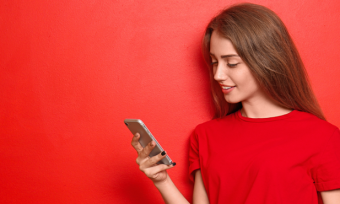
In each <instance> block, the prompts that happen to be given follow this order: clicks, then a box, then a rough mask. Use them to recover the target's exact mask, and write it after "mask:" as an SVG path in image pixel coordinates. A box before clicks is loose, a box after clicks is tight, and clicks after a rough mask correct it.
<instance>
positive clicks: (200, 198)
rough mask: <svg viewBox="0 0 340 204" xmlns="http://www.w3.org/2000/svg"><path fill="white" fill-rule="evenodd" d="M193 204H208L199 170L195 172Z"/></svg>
mask: <svg viewBox="0 0 340 204" xmlns="http://www.w3.org/2000/svg"><path fill="white" fill-rule="evenodd" d="M193 203H194V204H209V199H208V195H207V191H206V190H205V187H204V184H203V179H202V174H201V170H196V172H195V185H194V195H193Z"/></svg>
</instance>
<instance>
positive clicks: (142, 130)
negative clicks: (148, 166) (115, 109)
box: [124, 119, 172, 165]
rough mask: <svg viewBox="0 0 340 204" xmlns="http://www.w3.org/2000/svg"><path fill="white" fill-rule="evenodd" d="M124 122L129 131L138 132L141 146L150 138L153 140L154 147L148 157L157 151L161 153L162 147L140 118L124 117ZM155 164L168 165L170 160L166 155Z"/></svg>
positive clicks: (147, 142) (170, 162) (149, 140)
mask: <svg viewBox="0 0 340 204" xmlns="http://www.w3.org/2000/svg"><path fill="white" fill-rule="evenodd" d="M124 123H125V125H126V127H127V128H129V130H130V132H131V133H132V134H133V135H135V134H136V133H139V134H140V138H139V143H140V144H141V145H142V147H145V146H146V145H147V144H149V142H151V141H152V140H153V141H155V143H156V146H155V148H154V149H153V150H152V151H151V152H150V155H149V156H150V157H153V156H155V155H157V154H159V153H161V152H162V151H164V150H163V148H162V147H161V145H160V144H159V143H158V142H157V140H156V138H155V137H154V136H153V135H152V134H151V132H150V131H149V130H148V128H147V127H146V125H145V124H144V123H143V121H142V120H140V119H125V120H124ZM157 164H166V165H170V164H172V160H171V159H170V157H169V156H168V155H166V156H165V157H164V158H163V159H162V160H160V161H159V162H157Z"/></svg>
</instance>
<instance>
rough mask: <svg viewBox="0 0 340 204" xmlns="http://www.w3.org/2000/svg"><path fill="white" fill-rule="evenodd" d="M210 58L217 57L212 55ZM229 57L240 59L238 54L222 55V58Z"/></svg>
mask: <svg viewBox="0 0 340 204" xmlns="http://www.w3.org/2000/svg"><path fill="white" fill-rule="evenodd" d="M210 56H213V57H215V55H214V54H213V53H210ZM228 57H240V56H238V55H236V54H230V55H221V58H228Z"/></svg>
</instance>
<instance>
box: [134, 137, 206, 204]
mask: <svg viewBox="0 0 340 204" xmlns="http://www.w3.org/2000/svg"><path fill="white" fill-rule="evenodd" d="M139 137H140V135H139V134H138V133H137V134H136V135H135V136H134V137H133V138H132V141H131V145H132V146H133V148H134V149H135V150H136V151H137V153H138V157H137V159H136V162H137V164H138V165H139V169H140V170H141V171H142V172H143V173H144V174H145V175H146V176H147V177H148V178H150V180H151V181H152V182H153V183H154V185H155V186H156V188H157V189H158V190H159V192H160V193H161V195H162V197H163V200H164V202H165V203H166V204H189V202H188V201H187V200H186V199H185V197H184V196H183V195H182V193H181V192H180V191H179V190H178V189H177V187H176V186H175V184H174V183H173V182H172V180H171V178H170V176H169V175H168V173H167V171H166V170H167V169H170V168H173V167H174V166H173V165H169V166H168V165H165V164H157V162H158V161H160V160H161V159H163V158H164V157H165V156H166V154H164V155H162V154H161V153H160V154H158V155H156V156H154V157H151V158H150V157H149V154H150V152H151V151H152V149H153V148H154V147H155V142H150V143H149V144H148V145H147V146H146V147H145V148H143V147H142V146H141V145H140V143H139ZM195 176H196V179H195V185H194V201H193V203H194V204H209V201H208V196H207V193H206V191H205V188H204V184H203V180H202V176H201V171H200V170H197V171H196V172H195Z"/></svg>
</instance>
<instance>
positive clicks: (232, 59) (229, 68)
mask: <svg viewBox="0 0 340 204" xmlns="http://www.w3.org/2000/svg"><path fill="white" fill-rule="evenodd" d="M210 56H211V60H212V64H213V73H214V79H215V80H216V81H217V82H218V83H219V84H220V86H221V90H222V92H223V93H224V98H225V100H226V101H227V102H228V103H238V102H243V103H244V102H255V101H256V100H258V99H260V100H261V99H263V97H264V94H263V91H262V90H261V89H260V88H259V85H258V83H257V82H256V80H255V78H254V76H253V75H252V74H251V72H250V69H249V68H248V66H247V65H246V64H245V63H244V62H243V61H242V59H241V58H240V57H239V56H238V54H237V52H236V50H235V48H234V46H233V44H232V43H231V42H230V40H228V39H226V38H224V37H222V36H221V35H220V34H219V33H218V32H216V31H213V32H212V35H211V39H210Z"/></svg>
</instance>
